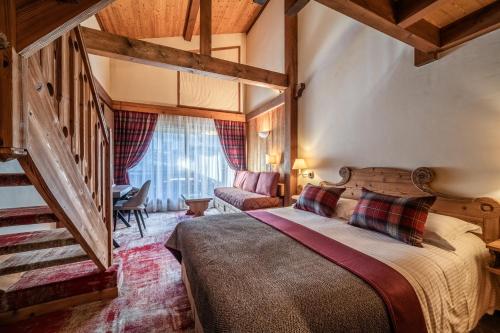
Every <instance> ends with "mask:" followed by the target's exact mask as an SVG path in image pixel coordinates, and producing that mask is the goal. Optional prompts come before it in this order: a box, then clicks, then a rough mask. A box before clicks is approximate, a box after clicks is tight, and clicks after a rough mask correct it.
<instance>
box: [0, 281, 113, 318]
mask: <svg viewBox="0 0 500 333" xmlns="http://www.w3.org/2000/svg"><path fill="white" fill-rule="evenodd" d="M116 297H118V287H112V288H107V289H104V290H98V291H93V292H90V293H86V294H81V295H76V296H71V297H66V298H61V299H58V300H55V301H50V302H46V303H41V304H37V305H32V306H28V307H25V308H21V309H17V310H13V311H7V312H1V313H0V323H2V324H6V323H13V322H17V321H21V320H25V319H29V318H32V317H37V316H41V315H44V314H47V313H50V312H54V311H59V310H66V309H68V308H70V307H73V306H77V305H81V304H86V303H90V302H96V301H103V300H108V299H113V298H116Z"/></svg>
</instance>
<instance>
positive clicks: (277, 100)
mask: <svg viewBox="0 0 500 333" xmlns="http://www.w3.org/2000/svg"><path fill="white" fill-rule="evenodd" d="M283 104H285V94H283V93H282V94H279V95H278V96H276V97H274V98H273V99H271V100H269V101H268V102H266V103H264V104H262V105H261V106H259V107H258V108H256V109H254V110H252V111H250V112H249V113H247V114H246V119H247V121H249V120H250V119H253V118H256V117H258V116H260V115H262V114H264V113H266V112H269V111H271V110H274V109H276V108H277V107H279V106H282V105H283Z"/></svg>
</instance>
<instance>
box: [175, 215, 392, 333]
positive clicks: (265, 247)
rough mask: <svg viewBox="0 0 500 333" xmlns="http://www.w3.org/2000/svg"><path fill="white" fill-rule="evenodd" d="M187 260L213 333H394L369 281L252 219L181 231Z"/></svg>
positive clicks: (178, 237) (178, 250)
mask: <svg viewBox="0 0 500 333" xmlns="http://www.w3.org/2000/svg"><path fill="white" fill-rule="evenodd" d="M165 245H166V247H167V248H169V249H170V250H171V251H172V252H173V253H174V254H177V255H178V254H180V255H181V256H182V261H183V263H184V265H185V268H186V274H187V277H188V279H189V282H190V284H191V291H192V294H193V298H194V301H195V303H196V310H197V312H198V316H199V319H200V321H201V324H202V326H203V329H204V331H205V333H208V332H390V331H391V326H390V321H389V317H388V315H387V313H386V309H385V305H384V303H383V301H382V300H381V299H380V297H379V296H378V295H377V293H376V292H375V291H374V290H373V289H372V288H371V287H370V286H369V285H367V284H366V283H365V282H364V281H363V280H361V279H360V278H358V277H357V276H355V275H353V274H352V273H350V272H349V271H347V270H345V269H343V268H341V267H339V266H337V265H335V264H334V263H332V262H331V261H329V260H327V259H325V258H323V257H322V256H320V255H319V254H317V253H315V252H313V251H311V250H309V249H308V248H306V247H305V246H303V245H302V244H300V243H298V242H296V241H295V240H293V239H291V238H289V237H288V236H286V235H284V234H282V233H281V232H279V231H277V230H275V229H274V228H272V227H270V226H268V225H266V224H263V223H261V222H259V221H257V220H255V219H254V218H252V217H250V216H248V215H246V214H244V213H240V214H231V215H216V216H206V217H203V218H198V219H194V220H191V221H187V222H182V223H180V224H178V225H177V227H176V229H175V231H174V233H173V234H172V235H171V237H170V239H169V240H168V241H167V243H166V244H165Z"/></svg>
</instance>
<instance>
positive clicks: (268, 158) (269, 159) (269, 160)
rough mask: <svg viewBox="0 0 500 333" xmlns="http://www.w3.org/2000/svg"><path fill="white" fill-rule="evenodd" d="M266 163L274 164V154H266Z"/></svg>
mask: <svg viewBox="0 0 500 333" xmlns="http://www.w3.org/2000/svg"><path fill="white" fill-rule="evenodd" d="M266 164H276V155H269V154H266Z"/></svg>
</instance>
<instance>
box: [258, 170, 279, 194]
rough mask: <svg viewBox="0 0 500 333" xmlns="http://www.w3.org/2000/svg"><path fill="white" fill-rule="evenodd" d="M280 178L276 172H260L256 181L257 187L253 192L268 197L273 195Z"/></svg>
mask: <svg viewBox="0 0 500 333" xmlns="http://www.w3.org/2000/svg"><path fill="white" fill-rule="evenodd" d="M279 179H280V174H279V173H277V172H261V173H260V176H259V181H258V182H257V187H256V188H255V192H256V193H259V194H262V195H267V196H270V197H275V196H276V192H277V191H278V182H279Z"/></svg>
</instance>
